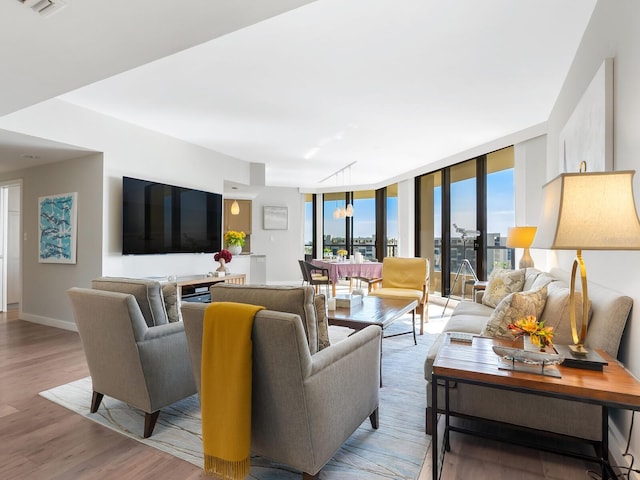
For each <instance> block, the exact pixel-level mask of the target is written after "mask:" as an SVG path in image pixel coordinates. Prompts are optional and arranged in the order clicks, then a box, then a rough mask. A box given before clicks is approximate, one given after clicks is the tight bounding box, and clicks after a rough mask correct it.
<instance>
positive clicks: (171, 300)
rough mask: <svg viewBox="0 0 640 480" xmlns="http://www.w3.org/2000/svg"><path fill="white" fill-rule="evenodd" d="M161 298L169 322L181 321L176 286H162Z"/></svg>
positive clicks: (172, 284) (173, 284) (170, 284)
mask: <svg viewBox="0 0 640 480" xmlns="http://www.w3.org/2000/svg"><path fill="white" fill-rule="evenodd" d="M162 298H163V299H164V307H165V308H166V309H167V319H168V320H169V322H179V321H181V320H182V314H181V313H180V300H179V299H178V285H177V284H175V283H165V284H164V285H162Z"/></svg>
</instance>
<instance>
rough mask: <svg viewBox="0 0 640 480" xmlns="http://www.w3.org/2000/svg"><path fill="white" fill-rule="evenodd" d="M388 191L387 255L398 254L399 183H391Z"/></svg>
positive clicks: (395, 255)
mask: <svg viewBox="0 0 640 480" xmlns="http://www.w3.org/2000/svg"><path fill="white" fill-rule="evenodd" d="M386 193H387V215H386V222H387V223H386V226H387V251H386V255H385V256H387V257H397V256H398V236H399V235H398V233H399V232H398V184H397V183H394V184H392V185H389V186H388V187H387V190H386Z"/></svg>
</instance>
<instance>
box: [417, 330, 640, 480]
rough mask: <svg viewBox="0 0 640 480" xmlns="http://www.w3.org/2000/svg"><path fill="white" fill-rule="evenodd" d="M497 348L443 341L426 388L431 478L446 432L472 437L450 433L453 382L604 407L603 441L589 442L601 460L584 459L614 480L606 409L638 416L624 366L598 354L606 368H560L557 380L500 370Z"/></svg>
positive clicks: (482, 342) (488, 342) (483, 341)
mask: <svg viewBox="0 0 640 480" xmlns="http://www.w3.org/2000/svg"><path fill="white" fill-rule="evenodd" d="M497 344H500V340H499V339H494V338H482V337H474V338H473V341H472V343H462V342H454V341H451V338H450V336H449V335H447V338H445V340H444V342H443V345H442V347H441V348H440V351H439V352H438V356H437V357H436V359H435V361H434V363H433V371H432V376H431V382H430V387H431V393H432V408H431V421H432V422H433V423H432V425H433V434H432V436H431V441H432V446H431V450H432V462H433V465H432V468H433V478H434V479H438V478H439V476H440V465H439V463H440V461H441V460H442V459H443V458H444V454H445V452H446V450H448V447H449V432H450V431H456V432H461V433H476V432H471V431H469V430H466V429H461V428H458V427H454V426H453V425H451V424H450V422H449V417H450V412H449V404H448V398H449V385H450V383H455V382H457V383H470V384H475V385H481V386H484V387H490V388H497V389H502V390H510V391H517V392H523V393H527V394H531V395H540V396H547V397H556V398H564V399H566V400H571V401H575V402H582V403H590V404H594V405H600V406H601V407H602V418H601V428H602V437H601V441H600V442H592V441H590V443H592V444H593V443H597V444H599V445H596V453H600V454H601V456H598V455H596V456H593V457H586V456H584V457H583V458H584V459H585V460H586V459H588V460H591V461H593V462H596V463H600V465H601V468H602V478H603V479H604V478H616V477H615V474H614V472H613V469H612V468H611V465H610V464H609V445H608V438H609V408H622V409H627V410H635V411H640V382H638V380H636V378H635V377H634V376H633V375H632V374H631V373H630V372H629V371H627V370H626V369H625V368H624V366H623V365H621V364H620V363H618V362H617V361H616V360H615V359H614V358H612V357H611V356H610V355H608V354H607V353H606V352H604V351H602V350H598V353H599V354H600V355H601V356H602V357H603V358H604V359H605V360H606V361H607V362H608V365H606V366H605V367H604V369H603V371H595V370H582V369H578V368H570V367H565V366H563V365H559V366H558V367H557V368H558V370H559V371H560V374H561V376H562V377H561V378H556V377H551V376H543V375H537V374H533V373H527V372H520V371H513V370H502V369H499V368H498V356H497V355H496V353H495V352H494V351H493V349H492V347H493V345H497ZM439 384H441V385H442V384H444V385H445V405H444V409H443V407H442V406H441V407H440V411H444V416H445V418H444V420H445V422H444V423H445V426H444V436H443V443H444V445H443V447H444V449H443V451H442V452H440V450H439V449H438V413H439V407H438V385H439ZM510 441H513V439H511V440H510ZM525 446H527V445H525ZM598 446H599V449H598V448H597V447H598ZM556 453H559V454H567V452H561V451H557V452H556ZM441 455H442V457H441Z"/></svg>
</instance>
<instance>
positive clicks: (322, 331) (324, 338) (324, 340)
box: [313, 295, 330, 351]
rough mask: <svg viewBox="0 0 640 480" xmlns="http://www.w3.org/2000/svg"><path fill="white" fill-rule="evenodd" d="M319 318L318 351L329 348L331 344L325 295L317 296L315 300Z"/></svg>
mask: <svg viewBox="0 0 640 480" xmlns="http://www.w3.org/2000/svg"><path fill="white" fill-rule="evenodd" d="M313 303H314V305H315V307H316V317H318V351H320V350H323V349H325V348H327V347H328V346H329V345H330V342H329V321H328V320H327V309H326V306H325V305H326V300H325V296H324V295H316V296H315V298H314V299H313Z"/></svg>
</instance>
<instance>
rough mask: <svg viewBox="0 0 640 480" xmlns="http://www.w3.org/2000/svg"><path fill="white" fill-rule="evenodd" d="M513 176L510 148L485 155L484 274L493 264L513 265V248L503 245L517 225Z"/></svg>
mask: <svg viewBox="0 0 640 480" xmlns="http://www.w3.org/2000/svg"><path fill="white" fill-rule="evenodd" d="M513 175H514V169H513V147H511V148H504V149H502V150H498V151H497V152H493V153H490V154H489V155H487V235H486V246H487V262H486V265H487V269H486V274H487V276H488V275H490V274H491V272H492V271H493V269H494V268H496V267H500V268H514V267H515V264H514V250H513V248H507V246H506V242H507V234H508V232H509V227H513V226H515V224H516V207H515V195H514V189H515V184H514V177H513Z"/></svg>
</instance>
